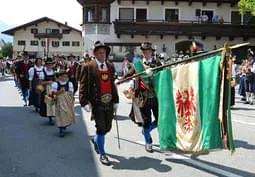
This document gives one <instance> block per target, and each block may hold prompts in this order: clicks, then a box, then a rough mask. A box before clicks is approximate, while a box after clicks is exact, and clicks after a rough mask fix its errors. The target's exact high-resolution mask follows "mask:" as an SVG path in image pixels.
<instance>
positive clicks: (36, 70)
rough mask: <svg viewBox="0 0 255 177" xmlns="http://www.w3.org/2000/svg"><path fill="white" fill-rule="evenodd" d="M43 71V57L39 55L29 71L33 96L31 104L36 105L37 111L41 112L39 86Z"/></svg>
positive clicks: (31, 94)
mask: <svg viewBox="0 0 255 177" xmlns="http://www.w3.org/2000/svg"><path fill="white" fill-rule="evenodd" d="M42 72H43V65H42V59H41V58H40V57H37V58H36V59H35V66H34V67H31V68H30V69H29V71H28V73H29V90H30V97H31V105H34V107H35V111H36V112H39V109H40V102H41V100H40V92H39V90H38V86H39V84H40V78H39V76H40V73H42Z"/></svg>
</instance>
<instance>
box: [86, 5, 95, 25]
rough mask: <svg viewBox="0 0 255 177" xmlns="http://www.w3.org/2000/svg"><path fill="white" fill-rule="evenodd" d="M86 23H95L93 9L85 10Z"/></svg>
mask: <svg viewBox="0 0 255 177" xmlns="http://www.w3.org/2000/svg"><path fill="white" fill-rule="evenodd" d="M87 17H88V22H95V8H93V7H90V8H88V9H87Z"/></svg>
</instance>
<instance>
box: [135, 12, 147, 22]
mask: <svg viewBox="0 0 255 177" xmlns="http://www.w3.org/2000/svg"><path fill="white" fill-rule="evenodd" d="M146 20H147V9H136V21H139V22H140V21H146Z"/></svg>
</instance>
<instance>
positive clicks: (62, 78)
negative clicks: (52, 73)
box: [52, 70, 76, 137]
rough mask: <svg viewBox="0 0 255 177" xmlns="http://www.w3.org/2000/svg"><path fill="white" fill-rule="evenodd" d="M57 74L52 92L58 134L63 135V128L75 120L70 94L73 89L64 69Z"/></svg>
mask: <svg viewBox="0 0 255 177" xmlns="http://www.w3.org/2000/svg"><path fill="white" fill-rule="evenodd" d="M57 76H58V79H57V82H54V83H53V84H52V92H53V94H54V95H56V108H55V111H56V112H55V113H56V125H57V127H58V128H59V136H60V137H64V135H65V133H64V131H65V129H66V128H67V127H68V126H70V125H72V124H74V123H75V122H76V121H75V113H74V97H73V94H72V93H73V91H74V89H73V84H72V83H71V82H70V81H69V79H68V73H67V72H66V71H65V70H60V71H59V72H58V73H57Z"/></svg>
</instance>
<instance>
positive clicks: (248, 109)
mask: <svg viewBox="0 0 255 177" xmlns="http://www.w3.org/2000/svg"><path fill="white" fill-rule="evenodd" d="M231 110H233V111H239V110H243V111H254V110H255V108H247V107H232V108H231Z"/></svg>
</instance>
